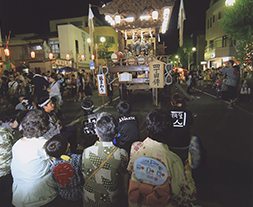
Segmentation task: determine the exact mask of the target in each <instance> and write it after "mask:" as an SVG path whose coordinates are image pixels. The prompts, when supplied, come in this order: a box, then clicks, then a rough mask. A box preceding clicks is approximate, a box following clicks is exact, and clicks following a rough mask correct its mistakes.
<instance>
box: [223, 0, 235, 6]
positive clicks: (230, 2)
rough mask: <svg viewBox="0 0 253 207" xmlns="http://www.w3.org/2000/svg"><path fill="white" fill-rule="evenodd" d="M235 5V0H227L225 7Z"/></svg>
mask: <svg viewBox="0 0 253 207" xmlns="http://www.w3.org/2000/svg"><path fill="white" fill-rule="evenodd" d="M234 3H235V0H226V2H225V5H226V6H233V5H234Z"/></svg>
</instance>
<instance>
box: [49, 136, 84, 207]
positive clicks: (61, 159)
mask: <svg viewBox="0 0 253 207" xmlns="http://www.w3.org/2000/svg"><path fill="white" fill-rule="evenodd" d="M44 148H45V150H46V153H47V154H48V155H49V156H50V158H51V160H52V161H53V163H52V165H51V167H50V170H51V171H52V173H53V178H54V180H55V181H56V183H57V185H58V192H59V195H60V196H61V197H62V198H64V199H66V200H71V201H78V200H79V201H80V202H81V199H82V192H83V184H84V181H83V175H82V171H81V166H82V156H81V155H80V154H73V153H71V152H70V151H69V143H68V142H67V140H66V139H65V138H64V137H62V136H61V135H55V136H53V137H52V138H51V139H49V140H48V141H47V142H46V143H45V145H44Z"/></svg>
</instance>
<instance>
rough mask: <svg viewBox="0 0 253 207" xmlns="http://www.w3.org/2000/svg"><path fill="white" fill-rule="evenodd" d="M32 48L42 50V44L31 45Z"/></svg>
mask: <svg viewBox="0 0 253 207" xmlns="http://www.w3.org/2000/svg"><path fill="white" fill-rule="evenodd" d="M31 50H42V47H41V45H35V46H31Z"/></svg>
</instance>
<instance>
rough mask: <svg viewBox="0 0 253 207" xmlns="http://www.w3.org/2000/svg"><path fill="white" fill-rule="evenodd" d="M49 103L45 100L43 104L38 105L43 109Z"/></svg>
mask: <svg viewBox="0 0 253 207" xmlns="http://www.w3.org/2000/svg"><path fill="white" fill-rule="evenodd" d="M49 101H50V99H47V100H46V101H45V102H43V103H41V104H38V106H39V107H41V108H42V107H43V106H45V105H46V104H47V103H48V102H49Z"/></svg>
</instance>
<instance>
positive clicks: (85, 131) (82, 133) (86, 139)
mask: <svg viewBox="0 0 253 207" xmlns="http://www.w3.org/2000/svg"><path fill="white" fill-rule="evenodd" d="M81 108H82V111H83V115H82V116H81V117H80V118H79V122H78V123H77V140H78V143H79V144H80V147H83V148H87V147H89V146H91V145H93V144H94V143H95V142H96V141H97V140H98V137H97V133H96V130H95V125H96V122H97V116H98V115H97V114H95V113H94V112H93V108H94V103H93V101H92V100H89V99H85V100H84V101H82V103H81ZM80 147H79V149H80Z"/></svg>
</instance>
